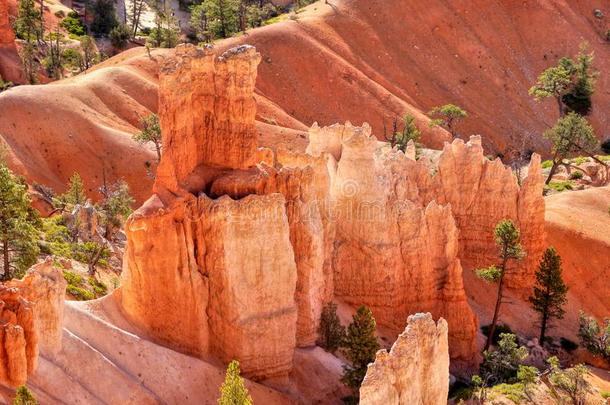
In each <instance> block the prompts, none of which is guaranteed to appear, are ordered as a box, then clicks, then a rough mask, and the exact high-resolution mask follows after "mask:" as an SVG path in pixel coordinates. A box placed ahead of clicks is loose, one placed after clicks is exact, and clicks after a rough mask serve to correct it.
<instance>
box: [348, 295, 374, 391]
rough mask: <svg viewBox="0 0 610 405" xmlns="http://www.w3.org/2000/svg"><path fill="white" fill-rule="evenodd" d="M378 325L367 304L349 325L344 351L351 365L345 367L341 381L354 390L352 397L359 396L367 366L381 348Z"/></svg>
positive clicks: (358, 311)
mask: <svg viewBox="0 0 610 405" xmlns="http://www.w3.org/2000/svg"><path fill="white" fill-rule="evenodd" d="M376 327H377V324H376V322H375V318H374V317H373V313H372V312H371V310H370V309H369V308H367V307H365V306H361V307H360V308H358V310H357V311H356V313H355V314H354V316H353V318H352V323H351V324H350V325H349V326H348V327H347V333H346V335H345V340H344V344H343V348H344V349H343V351H344V354H345V357H346V358H347V360H348V361H349V363H350V365H348V366H344V367H343V377H342V378H341V381H343V383H344V384H345V385H347V386H348V387H350V388H351V389H352V390H353V397H352V398H351V399H357V398H358V390H359V389H360V384H362V380H364V376H365V375H366V368H367V366H368V364H369V363H372V362H374V361H375V354H376V353H377V350H379V343H378V342H377V336H376V332H375V331H376Z"/></svg>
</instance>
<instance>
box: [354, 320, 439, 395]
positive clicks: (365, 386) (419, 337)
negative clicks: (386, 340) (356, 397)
mask: <svg viewBox="0 0 610 405" xmlns="http://www.w3.org/2000/svg"><path fill="white" fill-rule="evenodd" d="M448 393H449V351H448V347H447V322H445V320H444V319H439V320H438V322H437V323H435V322H434V320H433V319H432V316H431V315H430V314H421V313H419V314H415V315H411V316H409V319H408V321H407V327H406V329H405V331H404V332H403V333H401V334H400V335H399V336H398V339H397V340H396V342H394V345H392V350H390V352H389V353H388V352H387V351H386V350H380V351H379V352H377V356H376V357H375V362H374V363H372V364H370V365H369V367H368V370H367V372H366V376H365V377H364V381H363V382H362V386H361V387H360V404H361V405H379V404H384V405H399V404H410V405H411V404H412V405H442V404H446V403H447V394H448Z"/></svg>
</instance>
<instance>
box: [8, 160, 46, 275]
mask: <svg viewBox="0 0 610 405" xmlns="http://www.w3.org/2000/svg"><path fill="white" fill-rule="evenodd" d="M39 226H40V219H39V217H38V216H37V214H36V212H35V211H34V210H33V208H32V207H31V201H30V196H29V194H28V188H27V185H25V184H24V183H23V182H21V181H20V179H18V178H17V177H16V176H15V175H14V174H13V173H12V172H11V171H10V169H9V168H8V167H7V166H6V164H4V163H3V162H1V161H0V256H1V257H2V276H1V279H2V280H3V281H5V280H10V279H11V278H14V277H20V276H21V275H22V274H23V273H24V272H25V270H26V269H27V268H28V267H30V266H31V265H33V264H34V263H35V262H36V257H37V255H38V252H39V249H38V244H37V241H38V239H39V231H38V228H39Z"/></svg>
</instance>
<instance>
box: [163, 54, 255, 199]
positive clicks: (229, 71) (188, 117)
mask: <svg viewBox="0 0 610 405" xmlns="http://www.w3.org/2000/svg"><path fill="white" fill-rule="evenodd" d="M259 62H260V55H259V54H258V53H257V52H256V50H255V49H254V48H253V47H251V46H247V45H244V46H240V47H237V48H234V49H231V50H229V51H227V52H225V53H224V54H223V55H221V56H220V57H218V55H216V54H215V53H214V52H212V51H211V50H209V49H208V48H206V49H201V48H196V47H192V46H182V47H178V48H176V54H175V56H174V57H172V58H168V60H167V61H165V64H164V66H163V67H162V69H161V75H160V83H159V119H160V123H161V129H162V133H163V145H164V146H165V149H164V158H163V159H162V160H161V163H160V165H159V168H158V170H157V179H156V182H155V188H154V189H155V191H156V192H159V190H160V187H166V188H168V189H169V190H171V191H174V192H176V191H178V190H179V189H180V188H186V189H189V190H196V191H200V190H201V183H200V181H201V180H202V177H205V175H204V174H203V173H202V172H196V169H198V168H200V167H201V166H202V165H203V166H205V167H206V168H208V169H209V168H210V167H214V168H218V169H223V168H228V169H246V168H248V167H251V166H253V165H254V164H255V163H257V162H256V161H255V158H256V156H257V155H256V150H257V132H256V128H255V121H254V118H255V116H256V102H255V101H254V97H253V95H254V84H255V81H256V68H257V66H258V64H259Z"/></svg>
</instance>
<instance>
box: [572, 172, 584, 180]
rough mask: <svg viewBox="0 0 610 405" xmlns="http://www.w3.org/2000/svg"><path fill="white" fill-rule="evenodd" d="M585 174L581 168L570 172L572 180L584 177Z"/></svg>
mask: <svg viewBox="0 0 610 405" xmlns="http://www.w3.org/2000/svg"><path fill="white" fill-rule="evenodd" d="M584 176H585V175H584V173H583V172H581V171H580V170H578V171H574V172H572V173H570V180H579V179H582V178H583V177H584Z"/></svg>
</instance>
